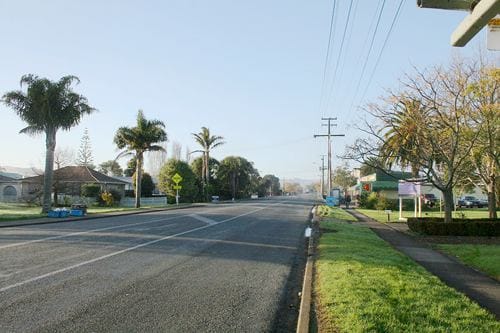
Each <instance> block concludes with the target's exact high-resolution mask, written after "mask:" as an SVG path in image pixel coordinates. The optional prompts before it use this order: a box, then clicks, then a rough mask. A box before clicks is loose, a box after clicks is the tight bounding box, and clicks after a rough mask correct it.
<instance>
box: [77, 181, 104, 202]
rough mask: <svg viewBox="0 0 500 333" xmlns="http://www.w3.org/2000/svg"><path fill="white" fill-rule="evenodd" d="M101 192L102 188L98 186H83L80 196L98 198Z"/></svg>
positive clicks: (91, 184)
mask: <svg viewBox="0 0 500 333" xmlns="http://www.w3.org/2000/svg"><path fill="white" fill-rule="evenodd" d="M100 192H101V187H100V186H99V185H97V184H93V183H89V184H83V185H82V187H81V188H80V195H81V196H82V197H86V198H97V197H99V193H100Z"/></svg>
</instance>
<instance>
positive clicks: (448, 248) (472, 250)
mask: <svg viewBox="0 0 500 333" xmlns="http://www.w3.org/2000/svg"><path fill="white" fill-rule="evenodd" d="M437 248H438V249H439V250H441V251H443V252H446V253H448V254H451V255H453V256H455V257H457V258H458V259H459V260H460V261H461V262H463V263H464V264H466V265H469V266H471V267H474V268H476V269H478V270H480V271H482V272H484V273H486V274H488V275H489V276H491V277H493V278H495V279H497V280H500V245H495V244H491V245H485V244H439V245H437Z"/></svg>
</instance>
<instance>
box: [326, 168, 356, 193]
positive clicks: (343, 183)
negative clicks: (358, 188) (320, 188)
mask: <svg viewBox="0 0 500 333" xmlns="http://www.w3.org/2000/svg"><path fill="white" fill-rule="evenodd" d="M332 180H333V183H334V184H336V185H338V186H340V187H341V188H342V189H343V190H344V194H345V195H347V190H348V189H349V187H351V186H353V185H356V177H354V176H353V175H352V171H351V170H349V168H348V167H347V165H342V166H339V167H337V168H335V170H333V176H332Z"/></svg>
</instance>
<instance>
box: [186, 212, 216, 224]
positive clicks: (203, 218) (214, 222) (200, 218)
mask: <svg viewBox="0 0 500 333" xmlns="http://www.w3.org/2000/svg"><path fill="white" fill-rule="evenodd" d="M189 217H192V218H193V219H195V220H198V221H201V222H205V223H207V224H216V223H217V221H214V220H212V219H209V218H208V217H205V216H201V215H198V214H191V215H189Z"/></svg>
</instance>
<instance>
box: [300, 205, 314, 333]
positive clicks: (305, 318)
mask: <svg viewBox="0 0 500 333" xmlns="http://www.w3.org/2000/svg"><path fill="white" fill-rule="evenodd" d="M315 210H316V206H313V208H312V210H311V213H310V214H309V221H310V222H311V227H313V225H312V222H313V219H314V213H315ZM313 265H314V230H313V231H312V232H311V236H310V237H309V245H308V247H307V262H306V268H305V271H304V281H303V283H302V292H301V296H300V310H299V318H298V320H297V330H296V332H297V333H308V332H309V326H310V321H311V303H312V302H311V300H312V282H313Z"/></svg>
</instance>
